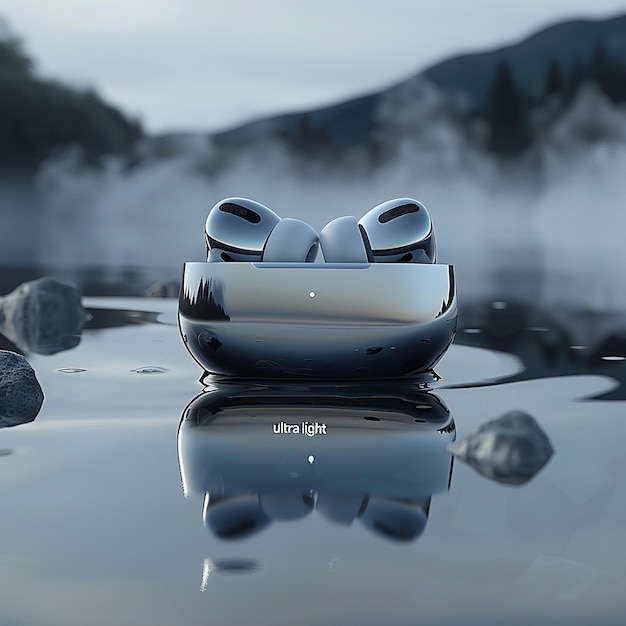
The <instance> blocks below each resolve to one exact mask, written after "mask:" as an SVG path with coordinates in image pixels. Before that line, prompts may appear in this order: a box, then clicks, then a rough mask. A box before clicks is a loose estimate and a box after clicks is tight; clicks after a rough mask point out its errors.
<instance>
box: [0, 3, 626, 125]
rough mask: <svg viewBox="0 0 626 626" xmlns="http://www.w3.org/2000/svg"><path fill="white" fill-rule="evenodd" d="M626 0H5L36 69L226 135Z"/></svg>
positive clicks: (1, 11)
mask: <svg viewBox="0 0 626 626" xmlns="http://www.w3.org/2000/svg"><path fill="white" fill-rule="evenodd" d="M619 13H626V0H622V1H621V2H619V1H614V0H595V1H594V2H593V3H590V2H589V0H507V1H506V2H502V0H439V1H437V2H429V3H425V2H424V3H422V2H418V1H416V0H385V1H384V2H380V1H379V2H373V1H372V0H344V1H341V0H316V1H315V2H311V1H308V2H301V1H298V0H256V1H255V0H222V1H219V2H218V1H216V0H59V1H58V2H53V1H51V0H6V1H2V2H0V15H2V16H3V17H4V18H6V19H7V20H8V22H9V23H10V25H11V27H12V29H13V31H14V32H15V33H17V34H18V35H19V36H21V37H22V38H23V40H24V43H25V47H26V50H27V52H28V53H29V54H30V55H31V56H33V57H34V59H35V60H36V62H37V68H38V71H39V73H40V74H42V75H44V76H46V77H53V78H58V79H61V80H63V81H65V82H67V83H70V84H73V85H77V86H92V87H95V88H96V89H97V90H98V91H99V92H100V93H101V94H102V95H103V96H105V97H106V98H108V99H109V100H111V101H112V102H113V103H115V104H117V105H119V106H121V107H122V108H123V109H124V110H125V111H127V112H128V113H130V114H132V115H134V116H137V117H139V118H140V119H141V120H142V122H143V124H144V126H145V127H146V129H147V130H149V131H152V132H161V131H169V130H220V129H224V128H226V127H230V126H233V125H235V124H238V123H240V122H243V121H247V120H250V119H253V118H256V117H259V116H263V115H266V114H271V113H282V112H287V111H292V110H299V109H308V108H311V107H313V106H317V105H322V104H328V103H333V102H337V101H340V100H341V99H344V98H346V97H349V96H353V95H358V94H361V93H365V92H368V91H372V90H377V89H379V88H382V87H385V86H387V85H389V84H391V83H393V82H395V81H397V80H400V79H403V78H405V77H408V76H409V75H411V74H413V73H415V72H417V71H418V70H421V69H424V68H425V67H427V66H428V65H430V64H432V63H434V62H436V61H439V60H442V59H444V58H446V57H448V56H451V55H455V54H459V53H463V52H472V51H479V50H485V49H489V48H491V47H494V46H498V45H502V44H507V43H513V42H515V41H518V40H520V39H522V38H523V37H525V36H527V35H529V34H531V33H533V32H534V31H535V30H537V29H539V28H542V27H544V26H547V25H550V24H553V23H555V22H559V21H562V20H565V19H570V18H575V17H592V18H593V17H596V18H598V17H610V16H613V15H617V14H619Z"/></svg>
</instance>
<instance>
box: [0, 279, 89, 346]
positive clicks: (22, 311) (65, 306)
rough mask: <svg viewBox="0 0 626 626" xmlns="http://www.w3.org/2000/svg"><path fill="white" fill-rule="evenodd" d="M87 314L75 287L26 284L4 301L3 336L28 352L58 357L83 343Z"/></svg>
mask: <svg viewBox="0 0 626 626" xmlns="http://www.w3.org/2000/svg"><path fill="white" fill-rule="evenodd" d="M86 320H87V314H86V312H85V309H84V308H83V305H82V303H81V300H80V294H79V292H78V289H77V288H76V286H75V285H72V284H71V283H67V282H64V281H60V280H56V279H54V278H47V277H46V278H39V279H37V280H33V281H29V282H25V283H23V284H21V285H20V286H19V287H18V288H17V289H15V290H14V291H12V292H11V293H10V294H8V295H6V296H4V297H3V298H1V299H0V332H2V333H3V334H4V335H6V337H7V338H8V339H10V340H11V341H12V342H13V343H14V344H15V345H17V346H18V347H19V348H21V349H22V350H24V351H29V352H35V353H37V354H55V353H56V352H61V351H62V350H69V349H70V348H73V347H75V346H77V345H78V344H79V343H80V337H81V333H82V330H83V326H84V325H85V321H86Z"/></svg>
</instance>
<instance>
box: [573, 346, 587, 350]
mask: <svg viewBox="0 0 626 626" xmlns="http://www.w3.org/2000/svg"><path fill="white" fill-rule="evenodd" d="M585 348H586V346H570V350H584V349H585Z"/></svg>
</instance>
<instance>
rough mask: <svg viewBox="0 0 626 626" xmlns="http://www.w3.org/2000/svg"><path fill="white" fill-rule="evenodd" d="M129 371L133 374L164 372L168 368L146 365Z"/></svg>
mask: <svg viewBox="0 0 626 626" xmlns="http://www.w3.org/2000/svg"><path fill="white" fill-rule="evenodd" d="M130 371H131V372H133V374H165V373H166V372H167V371H168V370H166V369H165V368H164V367H159V366H158V365H147V366H145V367H138V368H136V369H134V370H130Z"/></svg>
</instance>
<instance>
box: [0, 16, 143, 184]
mask: <svg viewBox="0 0 626 626" xmlns="http://www.w3.org/2000/svg"><path fill="white" fill-rule="evenodd" d="M3 24H4V22H3V21H2V20H0V26H2V25H3ZM0 31H1V34H0V172H1V174H2V175H4V176H5V177H6V175H7V174H8V178H9V179H10V178H11V174H12V173H14V172H15V171H16V170H18V171H19V170H25V171H27V172H28V171H30V172H32V171H34V170H35V169H36V168H37V167H38V166H39V165H40V164H41V163H42V162H43V161H45V160H46V159H47V158H50V157H51V156H53V155H55V154H56V153H57V152H58V151H59V150H60V149H62V148H66V147H67V146H70V145H74V146H80V149H81V151H82V153H83V154H84V155H85V156H86V157H88V158H97V157H99V156H102V155H105V154H108V155H110V154H118V155H120V154H125V153H127V152H128V151H129V150H130V148H131V146H132V145H133V144H134V143H135V142H136V141H137V140H138V139H139V138H140V137H142V136H143V131H142V129H141V126H140V124H139V123H138V122H137V121H135V120H132V119H130V118H129V117H127V116H126V115H125V114H124V113H123V112H122V111H120V110H119V109H118V108H116V107H114V106H113V105H111V104H109V103H107V102H106V101H104V100H103V99H102V98H101V97H100V96H99V95H98V94H97V93H96V92H94V91H93V90H90V89H87V90H79V89H75V88H73V87H69V86H67V85H63V84H61V83H59V82H55V81H50V80H44V79H42V78H40V77H39V76H37V74H36V72H35V70H34V62H33V61H32V60H31V59H30V58H29V57H28V55H27V54H26V53H25V52H24V51H23V48H22V42H21V41H20V39H19V38H18V37H16V36H15V35H13V34H12V33H11V32H10V31H9V30H8V28H7V26H6V24H4V28H2V29H0Z"/></svg>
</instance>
